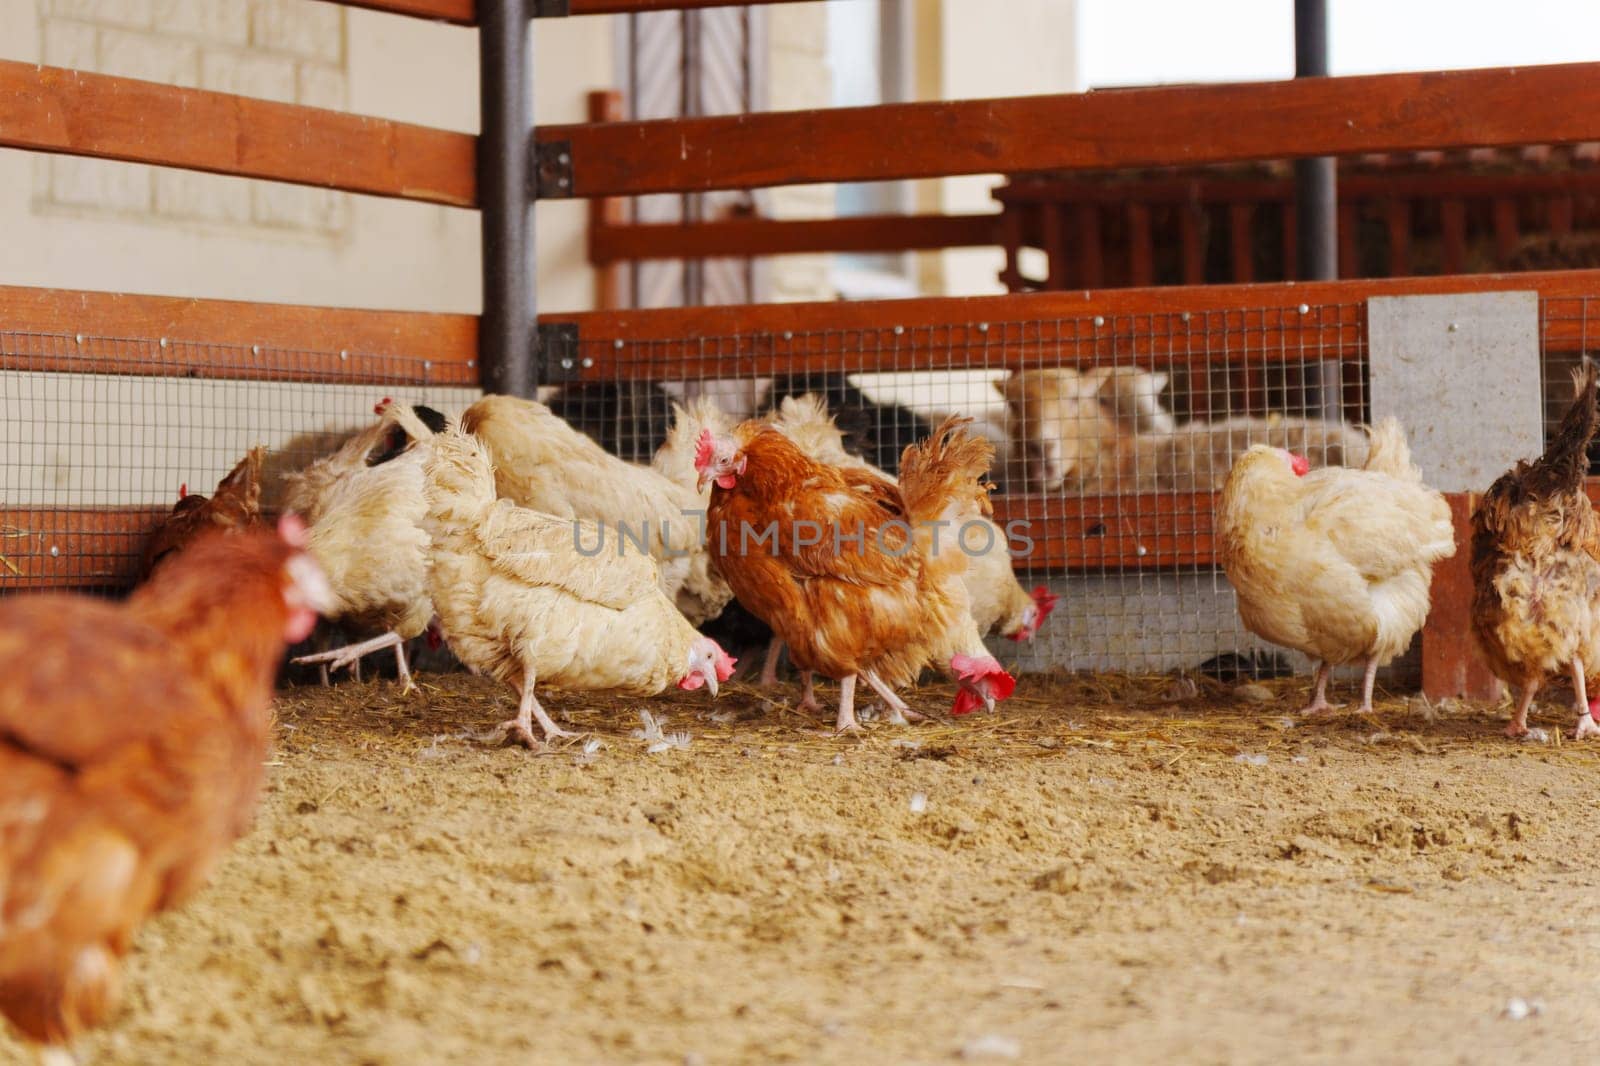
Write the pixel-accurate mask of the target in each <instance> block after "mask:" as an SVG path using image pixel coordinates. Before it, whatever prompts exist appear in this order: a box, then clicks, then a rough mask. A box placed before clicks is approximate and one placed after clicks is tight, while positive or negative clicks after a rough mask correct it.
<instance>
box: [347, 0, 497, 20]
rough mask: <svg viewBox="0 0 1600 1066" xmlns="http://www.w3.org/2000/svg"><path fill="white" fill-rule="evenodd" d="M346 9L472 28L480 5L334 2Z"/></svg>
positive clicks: (438, 0) (470, 0) (465, 1)
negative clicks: (379, 12) (380, 12)
mask: <svg viewBox="0 0 1600 1066" xmlns="http://www.w3.org/2000/svg"><path fill="white" fill-rule="evenodd" d="M334 2H335V3H339V4H343V5H344V6H346V7H362V8H366V9H367V10H369V11H382V12H385V13H387V14H391V15H410V16H411V17H413V18H419V19H431V20H433V21H435V22H453V23H455V24H456V25H458V26H471V25H473V24H475V23H476V22H477V21H478V5H477V4H476V3H474V0H334Z"/></svg>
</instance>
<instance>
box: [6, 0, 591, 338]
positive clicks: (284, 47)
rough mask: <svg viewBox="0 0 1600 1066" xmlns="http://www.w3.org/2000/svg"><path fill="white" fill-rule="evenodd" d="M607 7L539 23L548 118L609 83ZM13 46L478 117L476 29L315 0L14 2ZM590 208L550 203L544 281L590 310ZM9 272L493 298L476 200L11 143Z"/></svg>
mask: <svg viewBox="0 0 1600 1066" xmlns="http://www.w3.org/2000/svg"><path fill="white" fill-rule="evenodd" d="M610 24H611V20H610V19H609V18H583V19H570V20H566V21H548V22H542V23H539V24H537V28H536V35H537V45H536V56H537V63H536V75H537V85H536V100H537V101H538V116H537V117H538V119H539V121H542V122H570V121H581V120H582V119H583V118H584V115H585V103H584V93H585V92H586V91H587V90H588V89H590V88H592V87H599V86H604V85H607V84H609V83H610V81H611V75H612V66H613V55H612V48H613V38H612V29H611V25H610ZM0 58H5V59H14V60H23V61H27V62H45V63H51V64H54V65H63V66H75V67H78V68H80V69H87V70H97V71H102V72H105V73H113V74H121V75H126V76H130V77H141V78H145V79H148V80H154V81H163V82H169V83H173V84H181V85H198V86H202V87H205V88H213V89H218V90H222V91H230V92H240V93H244V94H247V95H255V96H263V97H266V98H270V99H282V100H294V101H298V102H301V103H309V104H314V105H317V106H328V107H335V108H342V109H346V110H350V111H354V112H357V113H362V114H370V115H376V116H380V117H385V118H393V119H400V120H404V121H409V122H418V123H422V124H425V125H431V126H438V127H442V128H445V129H453V130H461V131H465V132H473V131H475V130H476V126H477V106H478V101H477V49H476V34H475V33H474V32H473V31H472V30H467V29H459V28H455V27H448V26H442V25H437V24H433V23H427V22H421V21H418V20H415V19H407V18H400V17H397V16H392V15H381V14H376V13H372V12H366V11H359V10H347V9H344V8H342V7H338V6H335V5H332V4H323V3H314V2H311V0H0ZM584 220H585V216H584V212H583V209H582V206H581V205H579V204H547V205H542V206H541V207H540V208H539V210H538V225H539V268H540V294H541V299H542V300H543V301H544V305H545V306H547V307H550V308H555V309H583V308H586V307H588V306H590V304H591V301H592V298H593V291H594V286H593V281H592V278H591V277H590V276H589V271H588V269H587V266H586V265H585V263H584V260H583V254H582V243H583V226H584ZM0 237H3V239H0V282H3V283H10V284H25V285H48V286H59V287H70V288H85V289H107V290H121V291H131V292H154V293H164V294H174V295H189V296H210V297H219V298H234V299H248V300H267V301H284V302H292V303H325V304H339V305H346V306H353V307H389V308H406V309H416V310H436V311H467V312H471V311H476V310H478V308H479V300H480V291H479V283H478V216H477V214H476V212H472V211H463V210H458V209H454V208H447V207H435V206H431V205H419V204H410V203H402V202H398V201H390V200H380V199H377V198H372V197H363V196H349V195H345V194H340V193H330V192H326V191H323V190H316V189H304V188H296V187H292V186H284V185H277V184H273V183H266V182H248V181H243V180H240V179H233V178H221V177H215V176H210V175H201V174H190V173H186V172H182V171H176V170H169V169H165V168H153V167H142V166H133V165H129V164H120V163H106V162H99V161H95V160H81V159H66V158H59V157H56V158H52V157H44V156H34V155H32V154H30V153H24V152H16V151H0Z"/></svg>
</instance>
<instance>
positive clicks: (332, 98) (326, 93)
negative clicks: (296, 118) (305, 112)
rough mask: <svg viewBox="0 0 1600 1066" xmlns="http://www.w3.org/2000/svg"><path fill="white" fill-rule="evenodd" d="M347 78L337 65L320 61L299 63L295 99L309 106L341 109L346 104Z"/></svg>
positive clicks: (343, 108) (344, 107) (347, 93)
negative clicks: (330, 65)
mask: <svg viewBox="0 0 1600 1066" xmlns="http://www.w3.org/2000/svg"><path fill="white" fill-rule="evenodd" d="M348 81H349V79H348V78H346V76H345V72H344V71H343V70H342V69H340V68H339V67H329V66H323V65H322V64H321V63H301V64H300V65H299V70H298V76H297V81H296V91H295V100H296V101H297V102H299V103H302V104H305V105H307V106H309V107H325V108H327V109H328V110H330V111H343V110H345V109H346V108H347V107H348V106H349V105H348V97H349V92H348V89H349V86H348Z"/></svg>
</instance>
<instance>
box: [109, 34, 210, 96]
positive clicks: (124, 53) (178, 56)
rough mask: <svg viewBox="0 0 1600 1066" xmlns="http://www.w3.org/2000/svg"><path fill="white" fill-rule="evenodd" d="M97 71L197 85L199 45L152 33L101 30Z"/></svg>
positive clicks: (149, 79) (174, 83)
mask: <svg viewBox="0 0 1600 1066" xmlns="http://www.w3.org/2000/svg"><path fill="white" fill-rule="evenodd" d="M100 72H101V73H102V74H117V75H120V76H121V77H124V78H140V79H142V80H144V81H159V82H163V83H165V84H167V85H182V86H186V87H189V88H195V87H197V86H198V85H199V84H200V46H199V45H198V44H196V43H194V42H193V41H184V40H178V39H175V38H171V37H162V36H159V35H157V34H153V33H130V32H127V31H124V30H102V31H101V33H100Z"/></svg>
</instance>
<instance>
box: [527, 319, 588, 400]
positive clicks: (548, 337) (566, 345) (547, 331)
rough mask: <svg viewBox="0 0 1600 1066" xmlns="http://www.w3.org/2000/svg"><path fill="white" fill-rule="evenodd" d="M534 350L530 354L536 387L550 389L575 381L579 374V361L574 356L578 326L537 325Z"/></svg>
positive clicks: (580, 369) (567, 324)
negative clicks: (536, 380) (537, 371)
mask: <svg viewBox="0 0 1600 1066" xmlns="http://www.w3.org/2000/svg"><path fill="white" fill-rule="evenodd" d="M538 336H539V340H538V345H539V347H538V350H537V351H536V352H534V360H533V361H534V365H535V366H537V367H538V368H539V384H541V385H554V384H559V383H560V382H563V381H576V380H578V375H579V374H581V373H582V372H583V371H582V366H581V364H582V363H583V362H592V360H583V359H581V358H580V357H579V355H578V324H577V323H576V322H541V323H539V334H538Z"/></svg>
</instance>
